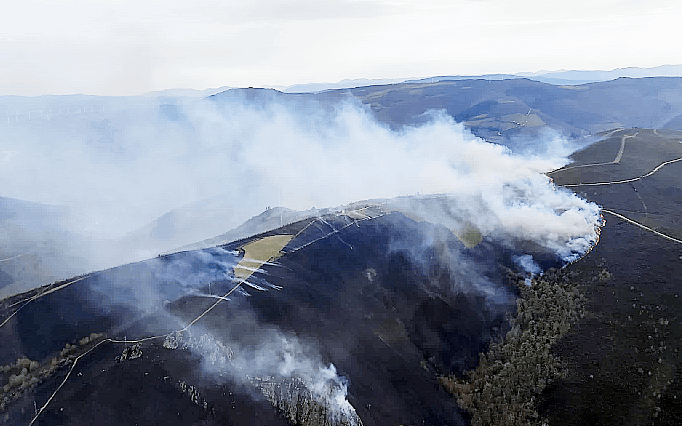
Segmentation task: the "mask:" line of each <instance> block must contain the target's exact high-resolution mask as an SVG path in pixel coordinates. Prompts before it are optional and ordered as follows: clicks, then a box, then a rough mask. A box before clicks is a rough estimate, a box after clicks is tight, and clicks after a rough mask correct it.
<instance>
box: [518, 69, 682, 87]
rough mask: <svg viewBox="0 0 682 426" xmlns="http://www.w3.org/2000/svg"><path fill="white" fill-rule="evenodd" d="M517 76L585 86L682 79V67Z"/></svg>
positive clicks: (546, 72)
mask: <svg viewBox="0 0 682 426" xmlns="http://www.w3.org/2000/svg"><path fill="white" fill-rule="evenodd" d="M516 75H518V76H521V77H526V78H529V79H531V80H536V81H541V82H543V83H549V84H584V83H594V82H598V81H609V80H615V79H617V78H621V77H629V78H643V77H681V76H682V65H662V66H659V67H654V68H636V67H629V68H616V69H614V70H610V71H583V70H570V71H569V70H561V71H538V72H532V73H518V74H516Z"/></svg>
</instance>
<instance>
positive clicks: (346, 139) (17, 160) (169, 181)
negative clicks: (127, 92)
mask: <svg viewBox="0 0 682 426" xmlns="http://www.w3.org/2000/svg"><path fill="white" fill-rule="evenodd" d="M131 102H133V103H134V105H135V108H119V109H114V110H109V111H107V109H106V107H105V108H103V111H99V110H98V111H99V112H95V111H94V110H91V113H90V115H87V114H86V115H78V116H54V117H45V118H42V119H40V120H37V121H34V122H26V123H22V122H19V121H18V120H17V121H16V122H15V123H14V124H12V123H7V124H3V126H8V127H7V130H8V131H7V132H6V133H4V134H5V136H4V137H5V139H4V141H3V142H6V143H4V144H3V146H2V148H1V149H2V152H1V153H0V162H2V168H0V181H2V182H3V183H4V184H3V185H2V188H3V192H2V193H0V196H5V197H13V198H20V199H28V200H31V201H37V202H44V203H52V204H62V205H67V206H69V207H71V208H72V211H75V212H77V214H76V215H72V216H70V217H69V219H68V221H65V223H64V224H63V225H64V226H65V228H67V229H69V230H70V231H71V232H73V233H74V234H84V235H86V236H87V235H89V236H92V238H95V241H97V238H101V239H104V238H111V239H114V238H117V237H120V236H121V235H126V233H131V232H132V233H133V234H128V235H127V236H126V237H125V238H123V239H120V240H119V242H118V243H117V242H115V241H114V242H109V243H101V244H95V243H91V245H90V246H88V250H86V251H84V252H82V253H81V255H82V256H90V257H89V260H90V261H91V264H90V265H91V266H92V265H97V267H105V266H113V265H115V264H117V263H120V262H121V261H122V260H126V261H131V260H137V259H139V258H141V257H143V256H145V255H147V256H148V255H149V249H148V248H141V247H139V246H138V245H136V244H137V243H138V242H139V241H140V239H137V240H136V239H135V238H131V237H130V235H134V232H135V231H136V230H138V231H137V232H140V231H139V228H140V227H141V226H143V225H145V224H146V223H148V222H149V221H151V220H153V219H155V218H157V217H159V216H161V215H163V214H164V213H166V212H168V211H169V210H171V209H178V208H180V207H183V206H186V207H184V209H179V210H176V211H177V212H184V213H186V214H187V215H188V216H189V219H191V220H194V222H192V221H190V222H191V223H204V224H206V223H209V224H210V226H208V227H206V228H204V229H201V227H198V226H197V227H195V228H194V229H193V231H194V234H193V235H192V236H191V238H194V239H195V240H200V239H203V238H208V237H212V236H214V235H216V234H218V233H221V232H225V231H227V230H229V229H230V228H232V227H234V226H236V225H238V224H239V223H241V222H242V221H244V220H245V219H247V218H249V217H251V216H253V215H255V214H257V213H259V212H261V211H262V210H264V209H265V208H266V207H267V206H276V205H281V206H285V207H289V208H292V209H297V210H304V209H309V208H311V207H333V206H341V205H344V204H347V203H351V202H356V201H360V200H365V199H391V200H390V201H388V202H387V203H386V206H387V208H388V209H391V208H395V209H397V210H399V211H401V212H403V213H405V214H406V215H408V217H412V216H414V217H416V218H419V219H424V220H427V221H429V222H433V223H435V224H438V225H442V226H441V227H434V228H432V230H433V235H426V236H422V237H425V238H424V245H425V246H426V245H433V244H436V243H438V242H439V241H441V240H443V238H442V237H443V236H442V235H439V233H440V232H442V231H447V232H449V231H448V230H447V229H446V228H443V226H444V227H447V228H449V229H450V230H453V231H455V232H456V233H457V234H458V235H463V234H466V233H467V232H473V233H477V234H480V237H481V238H485V237H489V238H491V239H495V240H497V241H501V242H503V243H504V242H507V243H509V244H513V242H514V241H517V240H522V241H532V242H533V243H535V244H537V245H539V246H540V247H543V248H545V249H547V250H551V251H553V252H554V253H556V255H557V256H559V257H560V258H562V259H564V260H567V261H568V260H572V259H574V258H575V257H576V256H578V255H580V254H581V253H584V252H585V251H586V250H587V249H588V248H589V246H590V244H592V243H593V242H594V240H595V239H596V233H595V225H597V223H598V219H599V218H598V216H599V209H598V207H597V206H596V205H594V204H590V203H587V202H586V201H584V200H581V199H579V198H578V197H577V196H575V195H574V194H572V193H570V192H569V191H566V190H563V189H561V188H555V187H554V186H553V185H552V184H551V182H550V180H549V178H547V177H546V176H544V175H543V174H542V172H545V171H549V170H552V169H554V168H557V167H560V166H562V165H564V164H566V162H567V160H566V159H565V158H564V157H563V155H550V154H551V153H548V152H543V154H544V155H533V154H532V153H530V154H526V155H524V156H520V155H515V154H514V153H512V152H510V151H509V150H508V149H507V148H505V147H504V146H501V145H495V144H491V143H487V142H485V141H483V140H481V139H479V138H476V137H475V136H473V135H472V134H470V133H469V132H468V131H467V130H466V129H465V128H464V127H463V126H462V125H461V124H458V123H455V122H454V121H453V120H452V118H450V117H448V116H446V115H445V114H443V113H441V112H438V111H435V112H431V113H429V114H428V118H429V119H428V121H427V122H426V123H425V124H423V125H421V126H419V127H406V128H403V129H402V130H399V131H393V130H391V129H390V128H389V127H388V126H385V125H382V124H381V123H378V122H377V121H376V120H375V119H374V118H373V117H372V115H371V114H370V113H369V112H368V111H367V109H365V108H364V107H363V106H361V105H359V104H358V103H357V102H356V101H354V100H352V99H347V100H344V101H341V102H338V103H333V104H319V103H317V102H314V101H301V102H298V101H295V102H291V101H283V100H277V99H275V98H264V99H258V98H255V99H250V100H249V99H246V97H239V96H235V97H227V98H221V97H217V98H216V99H214V100H203V101H198V102H195V101H192V102H189V101H187V102H184V103H183V102H180V101H177V102H176V104H175V105H172V106H169V105H165V106H164V105H158V104H157V103H156V101H154V100H148V99H146V100H145V99H132V100H131ZM549 138H550V140H548V141H547V143H545V144H544V145H543V151H544V148H545V147H547V146H553V145H556V146H559V147H561V146H562V143H561V140H560V138H558V137H553V136H552V137H549ZM560 154H565V152H561V153H560ZM417 194H418V196H417V197H414V196H415V195H417ZM401 196H413V197H401ZM395 197H398V198H395ZM216 199H217V200H218V201H215V200H216ZM205 200H209V201H205ZM193 203H194V204H193ZM187 206H189V207H187ZM202 208H206V209H209V208H211V209H215V210H220V211H219V212H217V213H216V212H210V214H214V216H213V217H215V218H216V220H213V221H211V220H209V221H204V222H201V217H202V216H201V215H202V214H204V215H206V214H209V213H207V212H205V211H202ZM225 211H227V214H224V212H225ZM210 214H209V216H210ZM192 215H195V217H193V216H192ZM203 217H204V218H205V216H203ZM93 218H95V219H93ZM171 219H172V217H171ZM211 222H213V223H211ZM173 225H174V222H172V221H170V222H169V227H170V228H172V227H173ZM330 227H331V225H330ZM157 228H158V227H157ZM322 228H324V226H322ZM332 228H333V227H332ZM324 229H326V228H324ZM152 231H154V229H152ZM449 237H452V235H451V234H450V235H449ZM126 238H128V239H127V240H126ZM161 240H163V238H161ZM450 240H452V238H450ZM89 241H92V240H89ZM142 241H143V240H142ZM10 242H11V241H10ZM162 242H163V243H165V244H167V246H166V247H162V246H155V247H154V248H155V249H156V248H158V249H159V250H168V249H171V248H173V247H174V246H178V245H181V244H186V243H189V242H193V241H182V240H177V239H172V238H169V239H168V240H166V241H165V242H164V241H162ZM72 244H74V245H77V244H79V243H78V241H76V240H72ZM93 248H94V250H93ZM422 248H423V247H419V248H418V250H415V251H414V252H413V253H412V257H413V260H415V261H419V256H424V255H425V253H426V252H424V251H423V250H422V251H420V249H422ZM73 250H76V248H73ZM396 250H402V248H401V247H396ZM458 250H460V249H457V250H449V249H446V250H442V252H441V253H440V255H441V260H442V261H443V262H444V263H445V264H452V265H453V266H452V268H451V271H450V272H451V273H452V274H453V280H452V281H453V282H456V284H457V285H456V286H454V287H453V288H450V289H445V291H448V292H454V293H456V292H461V293H476V294H482V295H484V296H485V297H487V298H489V299H490V300H491V301H492V302H493V303H499V304H506V303H509V297H508V296H509V294H508V293H507V292H505V291H501V289H500V288H499V287H498V286H497V285H496V283H494V282H491V281H490V280H489V279H487V277H485V276H484V274H483V273H482V272H481V271H480V270H477V268H476V265H474V264H473V262H471V263H467V259H466V258H465V257H464V256H462V252H461V251H458ZM130 252H132V255H131V254H130ZM122 253H124V254H122ZM152 256H153V253H152ZM238 258H239V253H237V252H234V251H228V250H224V249H211V250H204V251H197V252H189V253H181V254H178V255H177V256H171V260H170V261H169V262H167V261H166V259H165V258H156V259H153V260H151V261H149V262H146V263H144V264H142V265H141V266H139V267H140V268H142V271H140V270H138V269H135V267H133V266H131V267H130V268H131V269H130V270H129V271H131V272H130V273H129V274H128V275H127V274H126V271H127V270H128V269H126V268H125V267H124V268H119V269H114V270H111V271H105V272H103V273H102V274H100V275H99V276H98V279H97V281H96V283H95V284H92V288H91V290H92V291H94V292H96V293H97V294H98V295H99V297H98V298H97V299H96V300H97V303H99V304H100V305H101V306H100V308H102V310H103V311H106V310H110V311H116V309H110V308H112V307H125V308H126V309H127V310H128V312H132V313H133V314H134V315H133V316H132V317H133V321H134V320H137V319H139V318H141V317H144V316H147V315H158V316H161V317H162V318H165V319H168V321H161V322H162V323H164V322H165V325H168V324H174V325H175V326H176V329H178V330H180V329H182V328H183V327H185V326H186V325H187V319H186V318H183V319H180V317H179V316H176V315H175V314H173V313H172V311H171V308H172V303H173V302H174V301H177V300H179V299H180V298H182V297H183V296H188V295H192V296H195V297H196V296H199V297H208V298H216V297H217V298H219V297H220V295H221V294H225V293H226V292H227V291H228V290H229V288H230V287H231V286H233V285H234V283H235V279H234V273H233V269H234V266H235V265H236V263H237V262H238V260H239V259H238ZM520 259H521V260H522V261H519V264H521V265H522V266H523V265H534V263H533V259H532V258H528V257H522V258H520ZM455 265H456V266H455ZM0 267H2V266H0ZM147 267H149V269H144V268H147ZM64 278H66V277H64ZM207 283H212V285H213V286H214V287H213V290H212V291H211V290H209V291H208V293H207V289H206V285H207ZM249 285H250V286H251V287H250V288H249ZM434 285H436V284H434ZM262 289H265V290H262ZM434 290H437V291H441V290H443V289H441V288H436V289H434ZM249 291H278V290H276V289H274V287H273V286H270V285H269V283H268V277H267V275H265V274H263V271H262V270H259V271H257V273H256V274H255V275H253V276H252V277H250V278H249V280H248V282H247V283H245V285H244V286H243V287H241V288H240V290H239V291H236V292H235V293H233V294H232V295H231V296H230V299H231V300H229V301H228V300H226V301H225V302H224V303H229V304H230V306H232V307H235V306H238V305H239V304H240V303H242V302H243V300H244V298H245V297H246V294H247V292H249ZM124 311H125V310H124ZM239 315H241V316H240V317H238V318H232V320H233V321H228V323H227V324H222V323H221V325H220V327H206V328H199V327H192V328H191V329H190V330H189V332H190V333H188V334H190V335H189V336H183V337H182V338H181V339H180V338H179V337H178V340H179V341H180V343H178V342H177V341H176V343H175V344H176V345H178V346H176V347H179V345H180V344H182V345H185V346H183V347H185V348H186V349H190V350H192V351H194V352H195V353H198V354H199V355H201V357H202V361H203V367H204V369H205V370H206V371H207V372H209V373H218V374H221V373H225V374H227V375H228V376H229V377H230V378H231V379H232V380H235V381H238V382H239V381H242V382H243V381H244V380H248V377H251V378H253V377H255V376H258V377H264V376H270V375H273V376H277V377H280V378H285V379H287V380H290V379H294V378H297V379H301V380H303V382H304V386H305V387H306V388H307V389H308V390H309V391H310V392H311V393H312V394H313V395H316V396H317V397H319V398H321V399H322V400H325V401H327V403H328V404H329V406H330V407H331V408H333V409H336V410H338V412H339V413H342V415H344V416H346V417H347V418H350V417H352V416H353V415H354V409H353V407H351V406H350V404H349V403H348V401H347V400H346V382H345V380H344V379H343V378H341V377H339V376H338V375H337V373H336V371H335V367H334V366H333V365H328V364H325V363H324V362H323V361H322V356H321V355H320V353H319V351H317V350H315V349H314V347H313V346H311V345H310V344H309V342H304V341H300V340H298V338H297V337H296V336H290V335H287V334H286V333H283V332H281V331H280V330H278V329H276V328H274V327H270V326H268V325H266V324H260V323H258V321H257V320H256V318H255V317H254V315H252V312H251V311H250V310H248V309H247V310H242V311H240V314H239ZM245 330H247V331H250V332H251V333H250V334H249V333H248V332H246V333H245ZM146 331H148V332H149V333H151V334H155V333H158V332H159V330H156V329H150V330H146ZM163 332H167V330H164V331H163ZM245 335H248V336H251V341H246V342H245V341H244V340H243V339H244V336H245ZM140 337H144V336H140ZM247 340H248V339H247ZM169 345H170V346H172V345H173V344H172V343H169Z"/></svg>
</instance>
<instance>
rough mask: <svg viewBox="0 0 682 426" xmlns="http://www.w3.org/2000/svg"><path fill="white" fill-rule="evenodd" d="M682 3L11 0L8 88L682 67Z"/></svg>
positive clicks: (2, 34)
mask: <svg viewBox="0 0 682 426" xmlns="http://www.w3.org/2000/svg"><path fill="white" fill-rule="evenodd" d="M680 22H682V3H680V2H679V1H678V0H653V1H643V0H623V1H621V0H558V1H546V0H515V1H511V0H420V1H407V0H376V1H375V0H289V1H276V0H275V1H273V0H231V1H225V0H211V1H201V0H199V1H196V2H190V1H188V0H155V1H154V0H133V1H128V0H89V1H78V0H51V1H30V0H22V1H14V2H8V1H7V2H3V4H2V9H1V10H0V94H1V95H6V94H21V95H37V94H46V93H50V94H67V93H87V94H99V95H105V94H107V95H124V94H140V93H144V92H148V91H151V90H160V89H165V88H178V87H191V88H196V89H204V88H208V87H219V86H225V85H227V86H269V87H272V86H286V85H291V84H296V83H308V82H335V81H339V80H342V79H346V78H348V79H353V78H402V77H426V76H433V75H452V74H482V73H504V72H521V71H538V70H541V69H545V70H558V69H604V70H608V69H613V68H619V67H628V66H639V67H653V66H658V65H663V64H679V63H682V44H681V43H679V42H678V41H679V25H680V24H679V23H680Z"/></svg>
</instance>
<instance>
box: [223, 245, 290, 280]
mask: <svg viewBox="0 0 682 426" xmlns="http://www.w3.org/2000/svg"><path fill="white" fill-rule="evenodd" d="M292 238H294V236H293V235H273V236H270V237H265V238H261V239H260V240H257V241H253V242H250V243H248V244H245V245H244V246H242V247H241V249H242V250H244V258H243V259H242V261H241V262H239V263H238V264H237V266H235V268H234V275H235V277H236V278H238V279H241V280H246V279H248V278H249V277H250V276H251V274H253V272H254V271H255V270H256V269H258V268H260V267H261V266H263V264H264V263H265V262H267V261H269V260H271V259H276V258H278V257H279V255H280V251H281V250H282V249H283V248H284V246H286V245H287V244H289V241H291V239H292Z"/></svg>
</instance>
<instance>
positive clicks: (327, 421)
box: [248, 376, 362, 426]
mask: <svg viewBox="0 0 682 426" xmlns="http://www.w3.org/2000/svg"><path fill="white" fill-rule="evenodd" d="M248 379H249V381H250V382H251V383H252V384H253V385H254V386H255V387H256V388H257V389H258V390H260V391H261V393H262V394H263V395H264V396H265V398H266V399H267V400H268V401H270V403H271V404H272V405H273V406H275V407H277V408H278V409H279V410H280V411H282V413H284V415H285V416H286V417H287V419H289V421H290V422H291V423H292V424H294V425H299V426H362V420H360V417H359V416H358V415H357V413H356V412H355V409H354V408H353V407H352V406H351V405H350V403H348V401H346V400H345V392H342V391H341V389H336V388H335V387H334V386H333V385H332V386H329V385H326V386H325V389H324V390H322V391H321V392H319V393H313V392H311V390H310V388H311V387H312V386H310V385H309V384H306V382H305V381H304V380H303V379H302V378H299V377H284V378H277V377H272V376H266V377H249V378H248Z"/></svg>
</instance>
